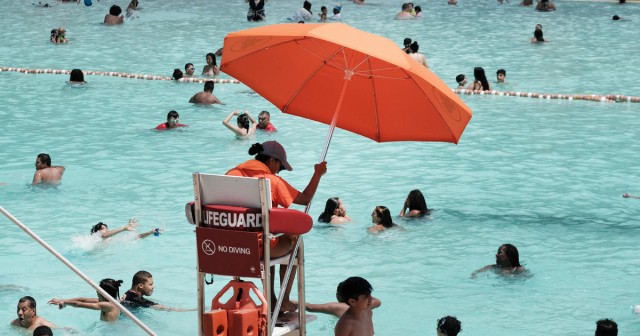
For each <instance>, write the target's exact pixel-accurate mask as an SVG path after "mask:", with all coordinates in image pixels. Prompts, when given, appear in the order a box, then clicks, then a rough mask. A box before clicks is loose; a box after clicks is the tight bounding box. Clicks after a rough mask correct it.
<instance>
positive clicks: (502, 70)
mask: <svg viewBox="0 0 640 336" xmlns="http://www.w3.org/2000/svg"><path fill="white" fill-rule="evenodd" d="M499 74H503V75H505V76H506V75H507V71H506V70H504V69H498V71H496V75H499Z"/></svg>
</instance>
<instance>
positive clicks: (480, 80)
mask: <svg viewBox="0 0 640 336" xmlns="http://www.w3.org/2000/svg"><path fill="white" fill-rule="evenodd" d="M473 77H474V78H475V80H474V81H473V83H471V84H469V86H468V87H467V90H473V91H490V90H491V86H489V82H488V81H487V76H485V74H484V69H483V68H481V67H475V68H473Z"/></svg>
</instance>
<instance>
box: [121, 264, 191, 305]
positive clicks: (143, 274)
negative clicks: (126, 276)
mask: <svg viewBox="0 0 640 336" xmlns="http://www.w3.org/2000/svg"><path fill="white" fill-rule="evenodd" d="M154 289H155V286H154V283H153V276H152V275H151V273H149V272H147V271H138V272H136V274H134V275H133V279H132V280H131V289H129V290H128V291H127V292H126V293H124V296H123V298H122V301H123V302H122V303H123V304H124V305H126V306H128V308H153V309H157V310H165V311H175V312H186V311H195V310H196V309H188V308H173V307H168V306H165V305H161V304H159V303H156V302H153V301H151V300H149V299H146V298H145V296H151V295H152V294H153V291H154Z"/></svg>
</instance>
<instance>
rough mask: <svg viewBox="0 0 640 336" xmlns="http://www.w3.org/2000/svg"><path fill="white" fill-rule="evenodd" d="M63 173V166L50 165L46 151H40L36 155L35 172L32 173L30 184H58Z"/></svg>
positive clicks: (49, 158)
mask: <svg viewBox="0 0 640 336" xmlns="http://www.w3.org/2000/svg"><path fill="white" fill-rule="evenodd" d="M62 174H64V167H63V166H51V157H50V156H49V154H47V153H40V154H38V156H37V157H36V172H35V173H34V174H33V181H32V182H31V184H32V185H34V186H35V185H58V184H60V180H62Z"/></svg>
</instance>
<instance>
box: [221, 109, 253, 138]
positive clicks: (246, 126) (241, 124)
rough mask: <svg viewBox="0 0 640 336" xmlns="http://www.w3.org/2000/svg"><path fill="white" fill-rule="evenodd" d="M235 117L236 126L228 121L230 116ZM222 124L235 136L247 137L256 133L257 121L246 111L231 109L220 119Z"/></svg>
mask: <svg viewBox="0 0 640 336" xmlns="http://www.w3.org/2000/svg"><path fill="white" fill-rule="evenodd" d="M234 116H238V118H236V123H237V124H238V125H237V126H234V125H232V124H231V123H230V122H229V121H230V120H231V118H232V117H234ZM222 124H223V125H225V126H226V127H227V128H228V129H230V130H231V131H232V132H233V133H235V134H236V137H241V138H247V137H249V136H250V135H253V134H255V133H256V127H257V123H256V121H255V120H254V119H253V117H251V115H250V114H249V113H248V112H247V111H244V112H240V111H233V112H231V113H229V115H228V116H227V117H226V118H225V119H224V120H223V121H222Z"/></svg>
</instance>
